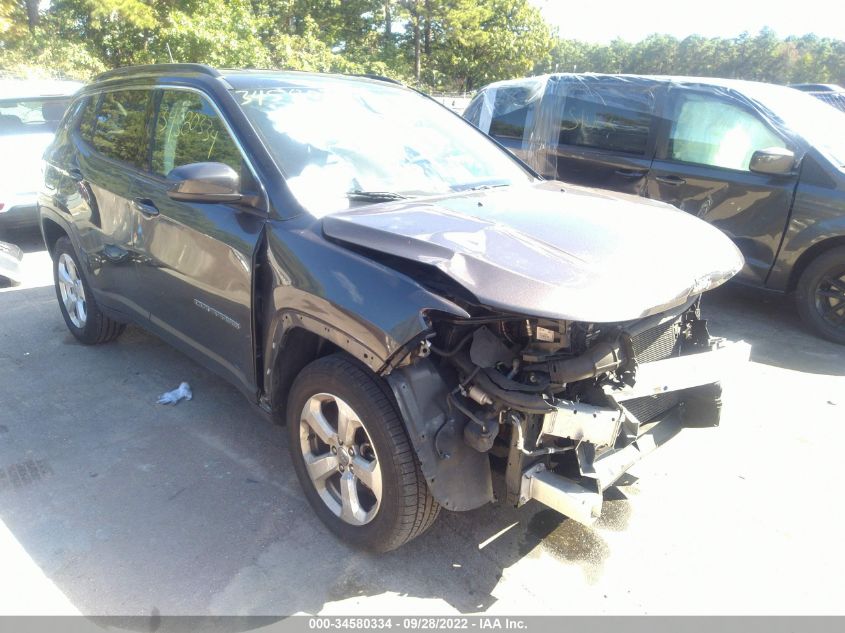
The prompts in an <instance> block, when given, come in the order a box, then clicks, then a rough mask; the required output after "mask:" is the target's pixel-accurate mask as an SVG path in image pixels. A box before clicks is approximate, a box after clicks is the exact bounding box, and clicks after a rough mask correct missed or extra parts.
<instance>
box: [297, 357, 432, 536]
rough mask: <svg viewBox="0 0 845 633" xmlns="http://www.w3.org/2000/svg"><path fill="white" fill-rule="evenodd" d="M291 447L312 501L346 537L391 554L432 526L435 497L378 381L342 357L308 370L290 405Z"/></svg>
mask: <svg viewBox="0 0 845 633" xmlns="http://www.w3.org/2000/svg"><path fill="white" fill-rule="evenodd" d="M287 426H288V443H289V449H290V453H291V457H292V458H293V464H294V468H295V470H296V474H297V477H298V478H299V482H300V484H301V485H302V488H303V489H304V491H305V495H306V497H307V498H308V502H309V503H310V504H311V506H312V507H313V508H314V511H315V512H316V513H317V516H319V517H320V519H321V520H322V521H323V523H325V524H326V526H327V527H328V528H329V529H330V530H331V531H332V532H334V533H335V534H336V535H338V536H339V537H341V538H342V539H344V540H346V541H348V542H350V543H352V544H354V545H357V546H360V547H364V548H366V549H370V550H375V551H380V552H386V551H390V550H392V549H396V548H397V547H399V546H401V545H403V544H404V543H407V542H408V541H410V540H411V539H413V538H415V537H417V536H419V535H420V534H422V533H423V532H425V531H426V530H427V529H428V528H429V527H431V525H432V524H433V523H434V520H435V519H436V518H437V515H438V513H439V510H440V506H438V504H437V502H436V501H435V500H434V498H433V497H432V496H431V493H430V492H429V490H428V486H427V485H426V482H425V479H424V478H423V475H422V472H420V467H419V464H418V462H417V459H416V456H415V454H414V451H413V448H412V447H411V445H410V442H409V440H408V436H407V433H406V432H405V428H404V426H403V424H402V421H401V420H400V418H399V414H398V413H397V411H396V406H395V404H394V402H393V397H392V395H391V394H390V393H389V391H388V390H387V388H386V387H385V385H384V384H383V383H381V382H380V381H379V379H378V378H377V377H376V376H374V375H372V374H371V373H370V372H369V371H368V370H367V369H365V368H364V367H362V366H360V365H358V364H357V363H355V362H354V361H353V360H352V359H349V358H347V357H345V356H342V355H339V354H336V355H332V356H326V357H323V358H320V359H318V360H316V361H314V362H313V363H311V364H310V365H308V366H307V367H306V368H305V369H303V370H302V372H301V373H300V374H299V376H298V377H297V378H296V380H295V381H294V384H293V386H292V387H291V392H290V394H289V397H288V407H287Z"/></svg>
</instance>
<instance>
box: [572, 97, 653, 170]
mask: <svg viewBox="0 0 845 633" xmlns="http://www.w3.org/2000/svg"><path fill="white" fill-rule="evenodd" d="M562 88H563V89H564V90H565V98H564V100H563V112H562V114H561V118H560V134H559V138H558V140H559V142H560V144H561V145H577V146H580V147H592V148H596V149H603V150H609V151H613V152H622V153H624V154H635V155H640V156H641V155H643V154H645V152H646V147H647V145H648V136H649V132H650V130H651V121H652V113H653V112H654V102H655V98H654V92H653V90H652V87H651V86H640V85H634V84H632V85H622V84H619V85H601V84H597V85H590V84H580V83H579V84H574V85H573V84H564V86H562Z"/></svg>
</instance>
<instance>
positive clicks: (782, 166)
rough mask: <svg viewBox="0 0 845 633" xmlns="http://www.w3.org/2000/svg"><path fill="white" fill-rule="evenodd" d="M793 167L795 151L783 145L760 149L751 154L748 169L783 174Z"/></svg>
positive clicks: (760, 172) (761, 172) (788, 172)
mask: <svg viewBox="0 0 845 633" xmlns="http://www.w3.org/2000/svg"><path fill="white" fill-rule="evenodd" d="M794 168H795V153H794V152H792V151H790V150H788V149H785V148H783V147H769V148H767V149H760V150H757V151H756V152H754V153H753V154H752V155H751V162H749V164H748V169H750V170H751V171H753V172H756V173H758V174H773V175H784V174H790V173H792V170H793V169H794Z"/></svg>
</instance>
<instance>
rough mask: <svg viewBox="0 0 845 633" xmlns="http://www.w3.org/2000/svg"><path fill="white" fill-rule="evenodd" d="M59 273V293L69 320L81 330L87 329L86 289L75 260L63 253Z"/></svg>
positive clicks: (60, 258)
mask: <svg viewBox="0 0 845 633" xmlns="http://www.w3.org/2000/svg"><path fill="white" fill-rule="evenodd" d="M56 268H57V271H58V282H59V292H60V293H61V295H62V303H64V306H65V310H66V311H67V315H68V318H69V319H70V321H71V323H73V325H74V326H75V327H77V328H79V329H80V330H81V329H82V328H84V327H85V322H86V321H87V319H88V311H87V307H86V304H85V287H84V286H83V285H82V278H81V277H80V275H79V271H78V270H77V268H76V263H75V262H74V261H73V258H72V257H71V256H70V255H68V254H67V253H62V254H61V256H60V257H59V261H58V264H57V266H56Z"/></svg>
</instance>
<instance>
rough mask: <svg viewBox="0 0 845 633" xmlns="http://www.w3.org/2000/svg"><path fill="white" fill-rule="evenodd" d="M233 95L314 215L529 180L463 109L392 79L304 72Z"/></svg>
mask: <svg viewBox="0 0 845 633" xmlns="http://www.w3.org/2000/svg"><path fill="white" fill-rule="evenodd" d="M235 94H236V97H237V98H238V101H239V102H240V104H241V106H242V107H243V109H244V111H245V112H246V115H247V117H248V118H249V119H250V121H251V122H252V124H253V125H254V127H255V128H256V129H257V131H258V133H259V134H260V136H261V137H262V138H263V139H264V142H265V144H266V146H267V148H268V149H269V151H270V152H271V154H272V155H273V158H274V159H275V161H276V163H277V164H278V166H279V168H280V169H281V170H282V173H283V174H284V175H285V179H286V182H287V184H288V186H289V187H290V189H291V191H292V192H293V194H294V195H295V196H296V198H297V199H298V200H299V202H300V203H301V204H302V205H303V206H304V207H305V208H306V209H308V210H309V211H310V212H311V213H313V214H315V215H324V214H326V213H331V212H334V211H339V210H342V209H348V208H350V207H352V206H357V205H361V204H372V203H374V202H379V201H384V200H390V199H397V198H401V197H415V196H426V195H434V194H444V193H449V192H455V191H464V190H468V189H473V188H482V187H497V186H505V185H509V184H513V183H517V182H526V181H530V180H531V179H532V177H531V175H530V174H529V173H528V172H526V171H525V170H524V169H522V168H521V167H520V166H519V165H518V164H517V163H516V162H515V161H514V160H513V159H512V158H511V157H510V156H509V155H508V154H507V153H506V152H504V151H503V150H501V149H499V148H498V147H497V146H496V145H495V144H494V143H493V142H491V141H490V140H489V139H487V138H486V137H485V136H483V135H482V134H480V133H479V132H478V131H476V130H475V129H474V128H473V127H472V126H470V125H468V124H467V123H465V122H464V121H462V120H461V119H460V118H459V117H457V116H455V115H453V114H452V113H450V112H448V111H447V110H446V109H444V108H442V107H441V106H439V105H438V104H436V103H434V102H432V101H431V100H429V99H426V98H425V97H422V96H421V95H418V94H416V93H414V92H412V91H410V90H405V89H401V88H398V87H397V86H394V85H390V84H387V83H385V84H384V85H381V84H378V83H371V82H364V81H360V80H353V79H345V78H338V77H328V78H320V77H302V78H298V77H297V78H295V79H291V80H280V81H279V83H276V84H274V85H273V86H272V87H270V88H267V87H261V88H256V89H252V90H250V89H244V90H236V91H235Z"/></svg>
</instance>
